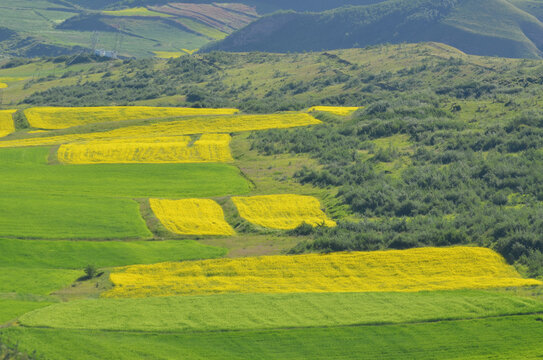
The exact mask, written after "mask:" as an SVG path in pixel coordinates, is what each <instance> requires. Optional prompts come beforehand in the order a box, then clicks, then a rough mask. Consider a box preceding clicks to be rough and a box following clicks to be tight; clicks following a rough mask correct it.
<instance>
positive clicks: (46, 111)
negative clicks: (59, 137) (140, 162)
mask: <svg viewBox="0 0 543 360" xmlns="http://www.w3.org/2000/svg"><path fill="white" fill-rule="evenodd" d="M237 112H239V110H237V109H195V108H175V107H151V106H103V107H36V108H31V109H26V110H25V116H26V118H27V120H28V123H29V124H30V125H31V126H32V127H34V128H38V129H48V130H57V129H66V128H69V127H72V126H78V125H85V124H94V123H102V122H111V121H126V120H140V119H154V118H167V117H174V116H197V115H231V114H235V113H237Z"/></svg>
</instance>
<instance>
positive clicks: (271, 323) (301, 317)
mask: <svg viewBox="0 0 543 360" xmlns="http://www.w3.org/2000/svg"><path fill="white" fill-rule="evenodd" d="M539 312H543V303H541V302H539V301H537V300H532V299H527V298H518V297H512V296H508V295H502V294H498V293H491V292H482V291H438V292H420V293H384V294H377V293H329V294H327V293H324V294H282V295H271V294H266V295H261V294H254V295H253V294H250V295H237V294H232V295H216V296H186V297H185V296H184V297H168V298H148V299H124V300H120V299H119V300H112V299H99V300H83V301H77V302H69V303H61V304H58V305H54V306H51V307H48V308H46V309H42V310H38V311H34V312H32V313H29V314H27V315H25V316H23V317H21V319H20V322H21V324H23V325H24V326H29V327H52V328H60V329H89V330H116V331H172V332H174V331H224V330H250V329H270V328H271V329H273V328H297V327H318V326H344V325H360V324H380V325H382V324H393V323H407V322H422V321H437V320H451V319H470V318H479V317H494V316H502V315H510V314H529V313H539ZM134 314H140V315H139V316H137V317H134Z"/></svg>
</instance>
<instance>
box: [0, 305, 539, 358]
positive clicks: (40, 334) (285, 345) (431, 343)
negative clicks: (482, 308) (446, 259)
mask: <svg viewBox="0 0 543 360" xmlns="http://www.w3.org/2000/svg"><path fill="white" fill-rule="evenodd" d="M0 336H1V338H2V339H3V340H4V341H7V342H8V343H10V344H15V343H18V344H19V347H20V348H21V349H23V350H26V351H33V350H34V349H39V350H38V353H39V354H40V355H42V356H44V357H47V358H51V359H58V360H62V359H81V360H86V359H130V360H132V359H136V358H138V359H179V358H180V356H182V358H185V359H206V360H207V359H251V360H253V359H327V360H328V359H353V358H356V359H372V360H373V359H489V358H492V359H508V360H511V359H536V358H540V357H541V356H543V347H542V346H541V338H542V337H543V325H542V321H541V316H538V315H535V316H534V315H527V316H514V317H501V318H488V319H476V320H461V321H444V322H434V323H418V324H400V325H384V326H346V327H345V326H344V327H317V328H302V329H278V330H267V331H232V332H186V333H171V332H167V333H160V332H154V333H153V332H115V331H95V330H64V329H39V328H24V327H11V328H8V329H5V330H2V332H1V333H0Z"/></svg>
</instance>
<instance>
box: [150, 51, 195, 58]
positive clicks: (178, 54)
mask: <svg viewBox="0 0 543 360" xmlns="http://www.w3.org/2000/svg"><path fill="white" fill-rule="evenodd" d="M153 53H154V54H155V56H156V57H157V58H161V59H175V58H178V57H181V56H183V55H187V53H186V52H184V51H153Z"/></svg>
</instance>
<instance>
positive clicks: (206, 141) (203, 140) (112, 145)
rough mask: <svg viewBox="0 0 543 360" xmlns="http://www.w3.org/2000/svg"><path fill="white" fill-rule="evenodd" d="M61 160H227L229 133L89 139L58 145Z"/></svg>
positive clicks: (88, 162)
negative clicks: (197, 135) (104, 139)
mask: <svg viewBox="0 0 543 360" xmlns="http://www.w3.org/2000/svg"><path fill="white" fill-rule="evenodd" d="M58 160H59V161H60V162H62V163H64V164H131V163H136V164H143V163H147V164H152V163H204V162H213V163H220V162H229V161H232V160H233V159H232V155H231V154H230V135H227V134H204V135H202V136H201V137H200V138H199V139H198V140H196V141H195V142H193V143H192V139H191V138H190V137H189V136H177V137H166V136H164V137H149V138H141V139H118V140H111V141H89V142H85V143H71V144H64V145H61V146H60V148H59V150H58Z"/></svg>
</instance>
